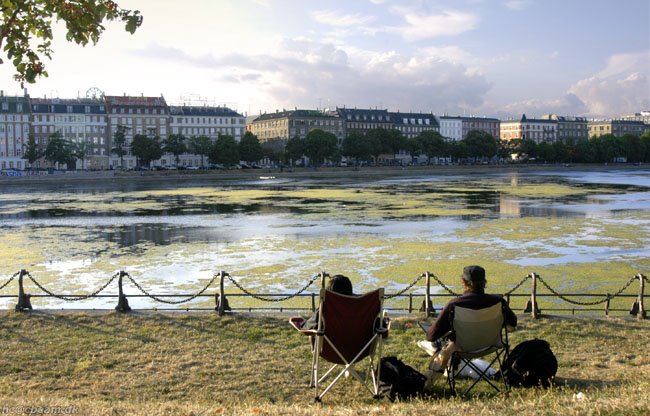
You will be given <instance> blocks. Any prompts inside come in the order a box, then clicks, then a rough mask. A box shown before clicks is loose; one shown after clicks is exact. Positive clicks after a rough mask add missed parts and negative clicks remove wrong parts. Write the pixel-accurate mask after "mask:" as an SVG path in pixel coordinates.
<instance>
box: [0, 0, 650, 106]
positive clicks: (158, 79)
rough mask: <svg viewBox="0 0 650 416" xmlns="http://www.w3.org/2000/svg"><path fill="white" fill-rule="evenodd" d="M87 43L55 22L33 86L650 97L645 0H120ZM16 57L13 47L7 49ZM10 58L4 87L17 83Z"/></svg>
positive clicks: (613, 102) (546, 102)
mask: <svg viewBox="0 0 650 416" xmlns="http://www.w3.org/2000/svg"><path fill="white" fill-rule="evenodd" d="M117 3H118V4H119V5H120V6H121V7H123V8H127V9H137V10H140V11H141V13H142V15H143V16H144V21H143V24H142V26H141V27H140V28H139V29H138V30H137V31H136V33H135V34H133V35H131V34H128V33H127V32H125V31H124V30H123V28H122V26H121V25H119V24H117V23H109V24H107V25H106V31H105V32H104V34H103V35H102V38H101V39H100V41H99V43H98V44H96V45H94V46H86V47H85V48H83V47H80V46H78V45H75V44H71V43H68V42H66V41H65V31H64V28H63V26H62V25H60V24H59V25H58V26H57V28H56V30H55V36H56V40H55V42H54V43H53V50H54V54H53V59H52V60H51V61H46V67H47V70H48V72H49V77H48V78H42V79H39V80H38V81H37V83H36V84H32V85H27V89H28V92H29V94H30V95H31V96H32V97H43V96H47V97H57V96H58V97H61V98H74V97H77V96H82V97H83V96H85V95H86V91H87V90H88V89H89V88H91V87H94V88H99V89H100V90H101V91H103V92H104V93H105V94H106V95H123V94H127V95H141V94H143V95H145V96H160V95H161V94H162V95H163V96H164V97H165V99H166V101H167V102H168V104H181V103H186V104H194V105H226V106H228V107H230V108H233V109H235V110H237V111H239V112H240V113H242V114H247V115H256V114H259V113H263V112H274V111H276V110H283V109H292V108H295V107H297V108H304V109H324V108H331V109H333V108H336V107H343V106H346V107H349V108H354V107H356V108H381V109H388V110H389V111H402V112H411V111H413V112H433V113H435V114H445V113H447V114H449V115H475V116H487V117H498V118H501V119H506V118H509V117H520V116H521V114H524V113H525V114H526V115H527V117H539V116H542V115H543V114H547V113H556V114H559V115H569V116H572V115H577V116H586V117H589V118H603V117H616V116H619V115H624V114H630V113H635V112H639V111H644V110H645V111H647V110H650V1H648V0H437V1H427V0H328V1H317V0H311V1H305V0H183V1H177V0H117ZM5 62H6V60H5ZM13 73H14V71H13V68H12V67H11V66H10V65H9V64H7V63H5V64H2V65H0V79H2V83H1V85H2V86H3V90H4V91H5V94H20V93H21V90H20V85H18V84H17V83H16V82H15V81H14V80H13V77H12V75H13Z"/></svg>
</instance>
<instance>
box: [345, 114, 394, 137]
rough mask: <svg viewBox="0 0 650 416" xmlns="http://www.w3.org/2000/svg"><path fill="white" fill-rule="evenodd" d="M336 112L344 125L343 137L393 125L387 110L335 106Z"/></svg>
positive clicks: (388, 128)
mask: <svg viewBox="0 0 650 416" xmlns="http://www.w3.org/2000/svg"><path fill="white" fill-rule="evenodd" d="M336 113H337V114H338V116H339V117H340V118H341V120H342V121H343V123H344V126H345V133H344V135H345V137H347V136H349V135H351V134H353V133H357V134H361V135H364V134H366V133H367V132H368V130H372V129H387V130H390V129H393V128H395V125H394V123H393V118H392V116H391V115H390V113H389V112H388V110H377V109H375V110H372V109H357V108H345V107H344V108H337V109H336Z"/></svg>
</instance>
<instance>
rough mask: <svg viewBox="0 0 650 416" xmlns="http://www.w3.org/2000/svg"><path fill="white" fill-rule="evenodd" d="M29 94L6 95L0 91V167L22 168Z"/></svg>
mask: <svg viewBox="0 0 650 416" xmlns="http://www.w3.org/2000/svg"><path fill="white" fill-rule="evenodd" d="M29 110H30V109H29V96H28V95H27V93H26V92H25V95H24V96H22V97H16V96H12V97H10V96H6V95H4V92H2V91H0V168H1V169H24V168H25V167H27V165H28V163H27V161H25V160H24V159H23V158H22V157H23V152H24V146H25V145H26V144H27V139H28V137H29V126H30V119H29V118H30V117H29V114H30V111H29Z"/></svg>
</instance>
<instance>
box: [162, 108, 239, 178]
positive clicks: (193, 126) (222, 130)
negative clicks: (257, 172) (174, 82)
mask: <svg viewBox="0 0 650 416" xmlns="http://www.w3.org/2000/svg"><path fill="white" fill-rule="evenodd" d="M245 129H246V119H245V118H244V116H242V115H241V114H239V113H238V112H236V111H234V110H231V109H230V108H228V107H210V106H170V107H169V130H170V134H180V135H183V136H184V137H185V138H186V139H190V138H192V137H200V136H205V137H207V138H209V139H210V141H211V142H213V143H214V142H215V141H216V140H217V139H218V138H219V136H220V135H228V136H232V137H233V138H234V139H235V141H237V143H239V142H240V141H241V138H242V136H243V135H244V133H245ZM185 144H186V145H189V143H188V142H186V143H185ZM203 159H205V157H203ZM161 164H162V165H175V164H176V158H175V157H174V155H171V154H168V153H167V154H165V155H163V157H162V160H161ZM179 164H180V166H201V165H204V164H205V160H202V159H201V155H195V154H193V153H192V152H191V151H188V152H187V153H185V154H182V155H179Z"/></svg>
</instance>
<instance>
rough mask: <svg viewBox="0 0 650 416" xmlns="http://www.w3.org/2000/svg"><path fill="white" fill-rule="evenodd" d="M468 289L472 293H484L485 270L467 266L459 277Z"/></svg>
mask: <svg viewBox="0 0 650 416" xmlns="http://www.w3.org/2000/svg"><path fill="white" fill-rule="evenodd" d="M461 277H462V278H463V282H465V285H466V286H467V288H468V289H470V290H471V291H472V292H474V293H484V292H485V282H486V280H485V269H484V268H482V267H481V266H467V267H465V268H464V269H463V274H462V275H461Z"/></svg>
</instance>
